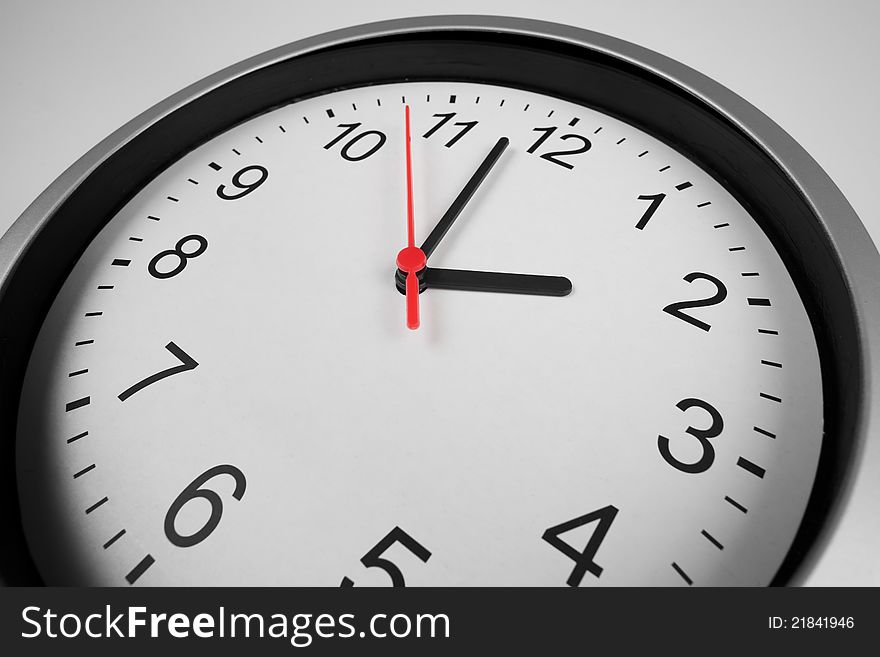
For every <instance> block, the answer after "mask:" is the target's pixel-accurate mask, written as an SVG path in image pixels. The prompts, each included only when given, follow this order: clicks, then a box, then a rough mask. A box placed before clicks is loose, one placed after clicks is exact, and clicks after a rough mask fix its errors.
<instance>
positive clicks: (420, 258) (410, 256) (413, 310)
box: [397, 105, 428, 330]
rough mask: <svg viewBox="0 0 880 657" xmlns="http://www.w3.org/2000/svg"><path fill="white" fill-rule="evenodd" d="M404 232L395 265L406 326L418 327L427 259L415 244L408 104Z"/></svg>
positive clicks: (407, 107) (407, 112)
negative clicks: (401, 276) (402, 281)
mask: <svg viewBox="0 0 880 657" xmlns="http://www.w3.org/2000/svg"><path fill="white" fill-rule="evenodd" d="M406 232H407V246H406V248H405V249H401V251H400V253H398V254H397V267H398V268H399V269H400V270H401V271H404V272H406V326H407V328H410V329H413V330H415V329H417V328H419V277H418V276H417V274H416V272H419V271H421V270H422V269H424V268H425V265H426V264H427V262H428V259H427V258H426V257H425V252H424V251H422V250H421V249H420V248H419V247H417V246H416V221H415V210H414V209H413V175H412V147H411V145H410V129H409V105H407V106H406Z"/></svg>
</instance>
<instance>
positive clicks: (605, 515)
mask: <svg viewBox="0 0 880 657" xmlns="http://www.w3.org/2000/svg"><path fill="white" fill-rule="evenodd" d="M616 515H617V507H614V506H611V505H609V506H606V507H603V508H601V509H598V510H597V511H592V512H590V513H588V514H586V515H583V516H578V517H577V518H575V519H574V520H569V521H568V522H563V523H562V524H561V525H556V526H555V527H551V528H550V529H548V530H547V531H545V532H544V535H543V536H542V537H541V538H543V539H544V540H545V541H547V542H548V543H549V544H550V545H552V546H553V547H555V548H556V549H557V550H559V551H560V552H562V554H564V555H565V556H567V557H568V558H569V559H571V560H572V561H574V562H575V564H576V565H575V567H574V570H572V571H571V575H569V576H568V579H567V580H566V582H565V583H566V584H568V585H569V586H580V583H581V580H583V578H584V575H585V574H586V573H587V571H589V572H590V573H591V574H593V575H595V576H596V577H599V575H601V574H602V566H600V565H599V564H597V563H596V562H595V561H593V558H594V557H595V556H596V552H597V551H598V550H599V546H600V545H602V541H603V540H605V534H607V533H608V530H609V528H610V527H611V523H612V522H614V517H615V516H616ZM597 520H598V521H599V524H598V525H597V526H596V529H595V530H594V531H593V535H592V536H591V537H590V540H589V541H588V542H587V547H585V548H584V549H583V551H581V552H578V551H577V550H575V549H574V548H573V547H571V546H570V545H569V544H568V543H566V542H565V541H563V540H562V539H561V538H560V537H559V536H560V534H564V533H565V532H568V531H571V530H572V529H577V528H578V527H582V526H583V525H588V524H590V523H591V522H594V521H597Z"/></svg>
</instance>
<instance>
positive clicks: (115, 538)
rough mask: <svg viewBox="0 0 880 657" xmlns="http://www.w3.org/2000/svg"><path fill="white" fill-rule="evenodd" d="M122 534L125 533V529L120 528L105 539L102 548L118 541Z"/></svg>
mask: <svg viewBox="0 0 880 657" xmlns="http://www.w3.org/2000/svg"><path fill="white" fill-rule="evenodd" d="M124 535H125V530H124V529H120V530H119V533H118V534H116V536H114V537H113V538H111V539H110V540H109V541H107V542H106V543H104V546H103V547H104V549H105V550H106V549H107V548H108V547H110V546H111V545H113V544H114V543H115V542H116V541H118V540H119V539H120V538H122V537H123V536H124Z"/></svg>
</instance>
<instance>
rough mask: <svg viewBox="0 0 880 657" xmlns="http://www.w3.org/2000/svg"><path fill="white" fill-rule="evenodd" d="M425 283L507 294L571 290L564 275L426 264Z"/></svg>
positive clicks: (553, 293) (559, 294)
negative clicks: (473, 269) (443, 267)
mask: <svg viewBox="0 0 880 657" xmlns="http://www.w3.org/2000/svg"><path fill="white" fill-rule="evenodd" d="M425 287H428V288H432V287H433V288H437V289H440V290H471V291H474V292H506V293H508V294H538V295H543V296H551V297H564V296H565V295H567V294H569V293H570V292H571V281H570V280H568V279H567V278H565V277H564V276H540V275H538V274H508V273H504V272H497V271H470V270H467V269H438V268H435V267H428V268H426V269H425Z"/></svg>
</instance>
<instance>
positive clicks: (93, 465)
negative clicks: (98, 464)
mask: <svg viewBox="0 0 880 657" xmlns="http://www.w3.org/2000/svg"><path fill="white" fill-rule="evenodd" d="M94 469H95V464H94V463H92V464H91V465H87V466H86V467H84V468H83V469H82V470H80V471H79V472H75V473H74V474H73V478H74V479H79V478H80V477H82V476H83V475H84V474H86V473H87V472H91V471H92V470H94Z"/></svg>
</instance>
